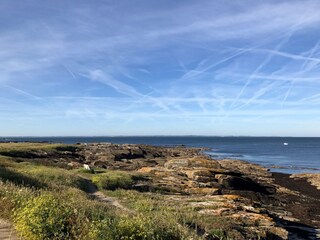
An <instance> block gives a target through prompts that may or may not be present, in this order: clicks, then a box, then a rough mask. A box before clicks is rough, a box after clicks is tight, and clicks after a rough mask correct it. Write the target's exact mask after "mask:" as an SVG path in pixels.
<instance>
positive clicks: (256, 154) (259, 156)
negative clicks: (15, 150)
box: [0, 136, 320, 174]
mask: <svg viewBox="0 0 320 240" xmlns="http://www.w3.org/2000/svg"><path fill="white" fill-rule="evenodd" d="M0 141H36V142H39V141H47V142H59V143H67V144H72V143H92V142H112V143H137V144H151V145H158V146H174V145H185V146H187V147H205V148H208V149H209V150H207V151H206V153H207V154H209V155H210V156H212V157H213V158H216V159H223V158H231V159H241V160H246V161H249V162H253V163H258V164H260V165H263V166H265V167H267V168H270V170H271V171H274V172H283V173H290V174H292V173H306V172H308V173H315V172H317V173H320V138H308V137H204V136H203V137H199V136H183V137H173V136H170V137H167V136H166V137H165V136H163V137H6V138H0Z"/></svg>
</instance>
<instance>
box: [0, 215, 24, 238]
mask: <svg viewBox="0 0 320 240" xmlns="http://www.w3.org/2000/svg"><path fill="white" fill-rule="evenodd" d="M19 239H21V238H18V237H17V233H16V231H15V230H14V228H13V226H12V224H11V223H9V222H8V221H6V220H3V219H1V218H0V240H19Z"/></svg>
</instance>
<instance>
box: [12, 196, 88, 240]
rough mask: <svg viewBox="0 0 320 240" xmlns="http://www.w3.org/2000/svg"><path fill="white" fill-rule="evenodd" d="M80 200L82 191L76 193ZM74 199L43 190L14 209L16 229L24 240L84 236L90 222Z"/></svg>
mask: <svg viewBox="0 0 320 240" xmlns="http://www.w3.org/2000/svg"><path fill="white" fill-rule="evenodd" d="M77 199H78V201H80V202H81V199H79V194H77ZM74 200H75V198H74V197H71V198H70V193H69V196H68V194H67V195H59V196H58V195H55V194H53V193H49V192H43V193H41V194H40V195H39V196H35V197H33V198H31V199H29V200H28V201H27V202H26V204H25V205H24V206H23V207H21V208H18V209H16V210H15V214H14V222H15V226H16V229H17V230H18V231H19V232H20V233H21V235H22V236H23V237H24V238H25V239H33V240H38V239H39V240H40V239H41V240H42V239H83V237H84V236H85V235H86V234H87V232H88V228H87V227H86V226H88V221H89V219H88V218H87V217H86V214H85V210H84V209H81V207H78V205H77V204H75V202H74Z"/></svg>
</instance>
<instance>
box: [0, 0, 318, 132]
mask: <svg viewBox="0 0 320 240" xmlns="http://www.w3.org/2000/svg"><path fill="white" fill-rule="evenodd" d="M61 9H64V11H61ZM319 10H320V3H319V2H318V1H313V0H307V1H303V2H302V1H300V2H299V1H295V2H292V1H289V0H288V1H280V2H279V1H268V2H257V1H251V0H244V1H241V3H234V2H228V3H226V2H225V1H209V0H208V1H206V0H205V1H202V2H201V3H199V2H193V1H186V2H184V3H183V4H182V3H179V2H174V3H173V2H172V3H170V4H168V3H166V2H154V3H151V2H150V1H145V0H142V1H141V2H140V3H139V6H138V5H134V4H133V3H132V2H131V1H123V2H122V3H121V4H119V3H117V2H112V1H111V2H110V1H107V2H106V1H97V2H96V3H95V4H93V3H91V2H88V1H84V0H80V1H75V0H72V1H69V2H65V1H62V0H61V1H60V0H58V1H55V2H54V3H53V2H38V1H35V0H31V1H28V2H22V3H19V4H17V3H15V2H14V1H12V2H6V3H5V4H1V6H0V13H1V14H0V21H1V22H2V24H1V26H0V71H1V75H0V84H1V86H0V97H1V98H0V100H1V101H2V102H0V107H1V113H0V115H1V116H0V118H1V119H2V120H1V121H0V123H3V124H0V125H3V126H5V125H6V124H5V123H6V120H7V119H16V120H15V121H16V122H18V121H19V120H18V119H22V117H25V118H29V119H32V118H39V119H43V121H44V122H46V123H47V124H48V125H50V126H51V127H52V129H60V128H62V129H65V130H66V131H67V129H66V128H63V122H64V121H66V122H68V121H70V122H71V121H73V122H75V123H76V122H77V119H80V118H81V121H83V123H76V124H75V129H76V128H77V127H76V126H78V128H79V129H83V130H81V131H83V133H82V134H83V135H86V134H88V135H90V131H91V130H90V129H91V128H90V125H92V124H87V127H83V126H84V125H86V124H84V123H85V122H86V121H87V122H88V123H92V122H94V123H95V124H94V125H96V126H98V125H99V126H105V125H104V124H110V125H111V126H113V127H112V129H120V128H121V129H123V131H125V130H127V131H128V132H130V129H139V130H141V131H142V132H141V134H144V133H146V134H151V133H159V132H158V131H163V129H165V128H166V127H167V129H170V130H168V131H171V132H172V133H173V134H174V133H175V132H176V133H178V132H179V133H181V131H186V132H188V134H190V133H191V132H192V131H194V132H193V133H194V134H198V132H197V131H200V130H201V131H200V132H205V131H206V129H210V131H211V132H212V133H213V134H214V132H215V131H217V132H219V131H220V130H219V131H218V129H217V128H218V127H217V128H215V127H214V126H215V124H222V125H223V124H224V122H228V124H229V125H223V126H222V128H223V129H222V130H221V131H223V130H225V131H228V126H230V125H232V124H235V126H236V125H237V124H238V123H239V122H250V123H252V122H254V123H256V128H255V129H252V130H251V131H252V133H253V132H254V131H257V128H259V127H261V129H263V127H262V126H263V119H266V118H268V119H271V118H272V119H273V120H272V121H275V122H276V120H277V119H279V125H278V129H279V128H280V127H285V126H284V125H283V122H285V120H287V121H289V122H290V121H292V116H294V115H295V114H297V115H304V116H305V120H306V121H307V120H310V116H311V112H313V113H314V114H315V115H316V116H315V119H317V117H319V118H320V113H319V112H318V111H317V107H318V105H319V104H320V97H319V91H320V81H319V80H320V79H319V76H320V75H319V74H320V69H319V66H320V44H319V40H318V37H317V36H318V35H319V30H318V26H319V24H320V15H319ZM17 16H19V17H17ZM119 16H121V18H120V17H119ZM50 119H55V120H56V121H53V120H52V121H51V120H50ZM204 119H205V120H204ZM77 124H78V125H77ZM81 124H83V125H81ZM142 125H144V126H145V129H146V130H145V132H143V131H144V128H143V127H142ZM195 125H197V126H199V127H198V128H193V127H194V126H195ZM11 128H12V127H11ZM12 129H13V128H12ZM30 129H33V130H34V131H40V130H37V129H39V128H37V125H36V124H34V125H32V122H31V125H30ZM106 129H107V128H106ZM157 129H161V130H157ZM192 129H195V130H192ZM199 129H200V130H199ZM219 129H220V128H219ZM276 129H277V128H275V131H276ZM288 129H289V128H288ZM0 130H5V129H1V128H0ZM6 131H7V132H9V130H6ZM30 131H31V130H30ZM52 131H53V130H52ZM74 131H76V130H74ZM95 131H96V130H95ZM107 131H108V130H106V132H105V134H108V132H107ZM114 131H115V132H116V130H114ZM288 131H289V130H288ZM119 133H120V130H119ZM247 134H250V133H247ZM314 134H320V132H318V133H314ZM9 135H10V134H9ZM22 135H23V134H22Z"/></svg>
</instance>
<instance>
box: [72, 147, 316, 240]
mask: <svg viewBox="0 0 320 240" xmlns="http://www.w3.org/2000/svg"><path fill="white" fill-rule="evenodd" d="M203 150H204V149H201V148H186V147H183V146H177V147H155V146H147V145H133V144H124V145H118V144H111V143H97V144H85V145H81V147H80V151H79V152H77V154H78V155H79V156H82V160H83V163H85V164H88V165H90V166H92V167H101V168H106V169H113V170H114V169H119V170H125V171H136V172H139V173H144V174H146V176H147V179H145V180H143V181H141V182H140V183H139V184H136V185H135V186H133V188H134V189H136V190H138V191H150V192H152V191H162V192H163V193H164V194H167V196H168V200H170V201H176V202H178V203H180V204H181V203H186V202H190V203H192V204H191V205H192V206H193V207H198V208H199V212H200V213H201V214H207V215H210V216H212V215H217V216H224V217H226V218H230V219H232V221H234V223H235V224H237V225H238V226H236V225H235V226H234V227H235V229H236V228H239V229H240V228H241V229H245V231H246V232H242V233H241V234H242V235H243V236H244V237H245V238H247V239H249V238H250V236H251V237H252V236H254V235H259V236H265V237H267V239H317V238H319V237H320V235H319V233H320V231H319V229H320V208H319V206H320V195H319V194H320V191H319V190H318V189H317V188H316V187H314V186H312V185H311V184H310V183H309V182H308V176H307V175H305V176H300V177H299V176H290V175H289V174H281V173H271V172H269V171H268V169H266V168H263V167H261V166H259V165H257V164H252V163H249V162H245V161H240V160H228V159H225V160H214V159H211V158H210V157H209V156H207V155H205V154H203V153H202V151H203ZM69 164H70V163H69ZM191 199H193V201H191ZM242 231H243V230H242ZM240 232H241V231H240Z"/></svg>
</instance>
